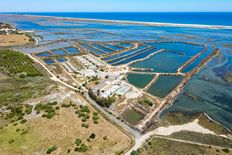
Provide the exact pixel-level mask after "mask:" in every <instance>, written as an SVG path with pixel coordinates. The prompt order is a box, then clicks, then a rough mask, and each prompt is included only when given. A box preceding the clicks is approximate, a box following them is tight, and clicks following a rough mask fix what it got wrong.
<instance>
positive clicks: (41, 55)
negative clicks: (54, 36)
mask: <svg viewBox="0 0 232 155" xmlns="http://www.w3.org/2000/svg"><path fill="white" fill-rule="evenodd" d="M36 56H39V57H48V56H52V54H51V53H49V52H41V53H38V54H36Z"/></svg>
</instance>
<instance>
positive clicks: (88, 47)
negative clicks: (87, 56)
mask: <svg viewBox="0 0 232 155" xmlns="http://www.w3.org/2000/svg"><path fill="white" fill-rule="evenodd" d="M80 46H81V47H82V48H85V49H87V50H88V51H89V52H90V53H93V54H96V55H102V54H104V53H103V52H101V51H99V50H97V49H95V48H93V47H91V46H89V45H87V44H80Z"/></svg>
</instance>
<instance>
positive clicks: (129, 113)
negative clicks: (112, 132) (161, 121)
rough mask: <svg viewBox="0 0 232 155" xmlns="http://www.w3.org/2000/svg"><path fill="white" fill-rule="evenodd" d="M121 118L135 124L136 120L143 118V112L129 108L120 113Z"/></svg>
mask: <svg viewBox="0 0 232 155" xmlns="http://www.w3.org/2000/svg"><path fill="white" fill-rule="evenodd" d="M122 118H123V119H124V120H125V121H127V122H128V123H130V124H131V125H136V124H138V122H139V121H140V120H142V119H143V118H144V116H143V114H141V113H139V112H137V111H135V110H133V109H130V110H126V111H125V112H124V113H123V114H122Z"/></svg>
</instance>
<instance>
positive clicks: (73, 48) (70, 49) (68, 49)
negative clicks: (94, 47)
mask: <svg viewBox="0 0 232 155" xmlns="http://www.w3.org/2000/svg"><path fill="white" fill-rule="evenodd" d="M64 49H65V50H66V51H67V52H68V53H69V54H72V55H74V54H77V53H80V51H79V50H78V49H77V48H75V47H66V48H64Z"/></svg>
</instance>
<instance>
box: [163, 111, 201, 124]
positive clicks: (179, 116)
mask: <svg viewBox="0 0 232 155" xmlns="http://www.w3.org/2000/svg"><path fill="white" fill-rule="evenodd" d="M199 116H200V114H199V113H195V114H183V113H180V112H168V113H166V114H165V115H164V116H163V117H162V118H161V120H162V122H163V123H167V124H170V125H183V124H186V123H189V122H192V121H193V120H195V119H196V118H198V117H199Z"/></svg>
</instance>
